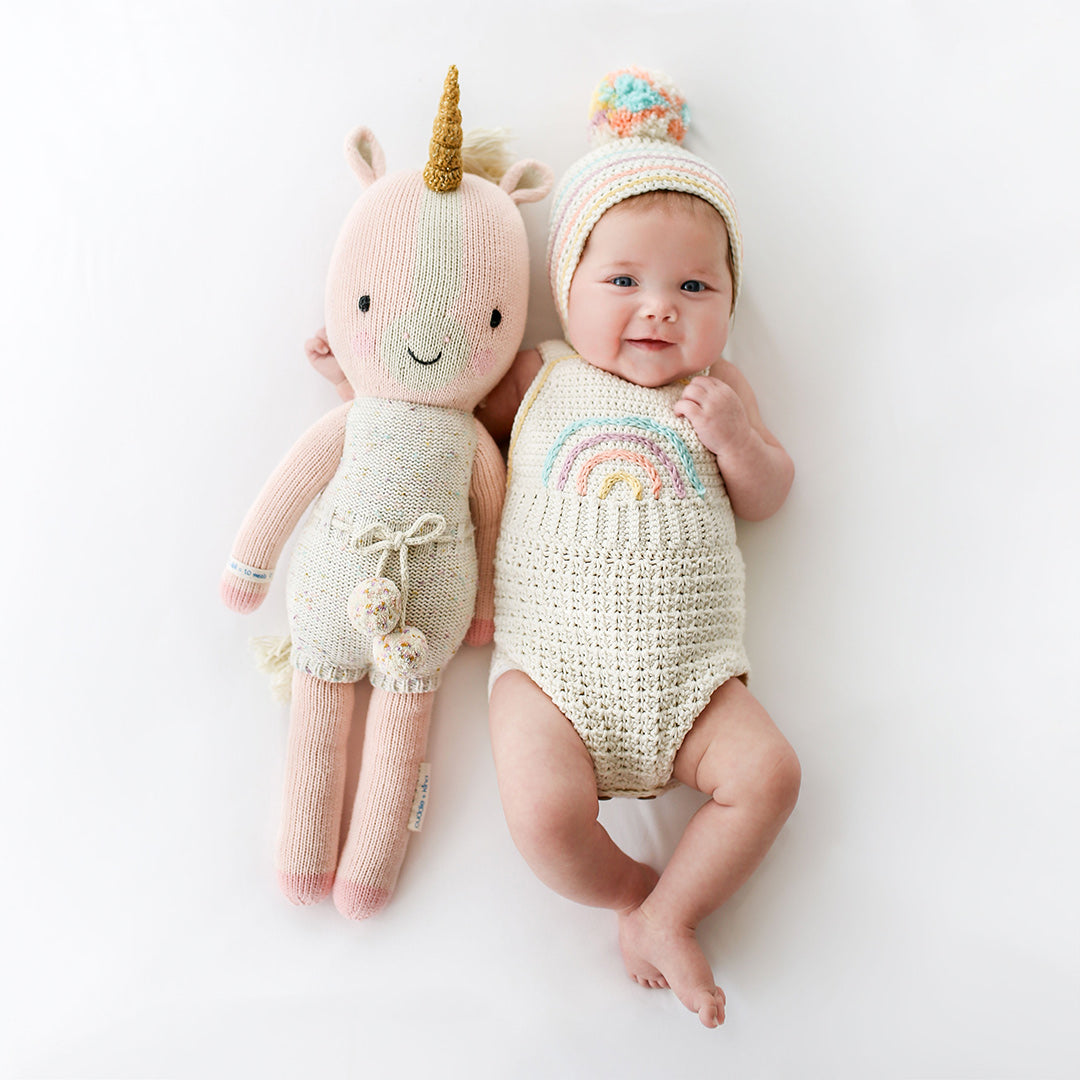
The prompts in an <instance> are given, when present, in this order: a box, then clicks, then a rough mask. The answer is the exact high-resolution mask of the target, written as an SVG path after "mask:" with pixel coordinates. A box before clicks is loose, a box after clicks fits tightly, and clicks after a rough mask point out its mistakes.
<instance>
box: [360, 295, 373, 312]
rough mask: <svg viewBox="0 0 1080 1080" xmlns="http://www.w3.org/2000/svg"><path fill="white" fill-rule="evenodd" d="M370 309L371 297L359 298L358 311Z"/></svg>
mask: <svg viewBox="0 0 1080 1080" xmlns="http://www.w3.org/2000/svg"><path fill="white" fill-rule="evenodd" d="M370 308H371V297H370V296H361V297H360V310H361V311H368V310H369V309H370Z"/></svg>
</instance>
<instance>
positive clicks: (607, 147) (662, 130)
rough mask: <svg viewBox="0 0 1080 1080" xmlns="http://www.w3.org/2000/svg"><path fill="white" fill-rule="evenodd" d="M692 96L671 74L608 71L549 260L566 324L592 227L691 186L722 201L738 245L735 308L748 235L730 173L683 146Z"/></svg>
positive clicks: (719, 205)
mask: <svg viewBox="0 0 1080 1080" xmlns="http://www.w3.org/2000/svg"><path fill="white" fill-rule="evenodd" d="M689 120H690V114H689V110H688V109H687V106H686V102H685V100H684V99H683V97H682V95H681V94H680V93H679V91H678V89H677V88H676V87H675V85H674V84H673V83H672V82H671V80H670V79H668V78H666V77H665V76H663V75H661V74H659V73H658V72H649V71H645V70H643V69H642V68H636V67H629V68H620V69H619V70H617V71H612V72H610V73H609V74H607V75H605V76H604V77H603V78H602V79H601V80H600V83H599V85H598V86H597V88H596V90H595V91H594V93H593V97H592V103H591V105H590V108H589V139H590V142H591V143H592V145H593V147H594V149H593V150H592V151H591V152H590V153H588V154H586V155H585V156H584V157H583V158H580V159H579V160H578V161H576V162H575V163H574V164H573V165H571V166H570V168H569V169H567V170H566V173H565V174H564V176H563V178H562V180H561V181H560V183H559V186H558V188H557V189H556V192H555V197H554V203H553V205H552V208H551V225H550V229H549V231H548V252H547V266H548V278H549V280H550V282H551V291H552V294H553V295H554V297H555V306H556V308H557V309H558V311H559V318H560V319H561V320H562V322H563V326H564V327H565V325H566V313H567V302H568V299H569V296H570V282H571V280H572V279H573V277H574V271H575V270H576V269H577V265H578V262H579V261H580V259H581V253H582V251H584V250H585V243H586V241H587V240H588V239H589V234H590V233H591V232H592V230H593V226H594V225H595V224H596V223H597V222H598V221H599V220H600V217H601V215H602V214H603V213H604V212H605V211H607V210H610V209H611V207H613V206H614V205H615V204H616V203H619V202H622V201H623V200H624V199H629V198H631V197H632V196H634V195H641V194H643V193H644V192H646V191H686V192H689V193H690V194H691V195H697V196H698V197H699V198H702V199H704V200H705V201H706V202H707V203H710V204H711V205H712V206H714V207H716V209H717V211H719V213H720V215H721V217H723V219H724V222H725V224H726V225H727V231H728V241H729V243H730V246H731V269H732V285H733V293H732V308H734V305H735V300H736V299H737V298H738V295H739V284H740V281H741V277H742V234H741V233H740V231H739V218H738V215H737V213H736V210H735V200H734V199H733V198H732V195H731V192H730V191H729V190H728V187H727V184H725V183H724V179H723V177H722V176H721V175H720V174H719V173H718V172H717V171H716V170H715V169H714V168H713V167H712V166H711V165H710V164H709V163H708V162H706V161H704V160H702V159H701V158H699V157H698V156H697V155H696V154H692V153H690V151H689V150H685V149H684V148H683V147H682V146H681V145H680V144H681V143H682V140H683V136H684V135H685V134H686V129H687V126H688V125H689Z"/></svg>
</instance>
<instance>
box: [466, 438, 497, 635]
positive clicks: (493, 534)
mask: <svg viewBox="0 0 1080 1080" xmlns="http://www.w3.org/2000/svg"><path fill="white" fill-rule="evenodd" d="M505 495H506V466H505V465H504V464H503V459H502V454H500V453H499V448H498V447H497V446H496V445H495V440H494V439H493V438H492V437H491V436H490V435H489V434H488V433H487V429H486V428H485V427H484V425H483V424H481V423H480V422H479V421H477V424H476V460H475V461H474V463H473V471H472V483H471V484H470V486H469V503H470V504H471V507H472V518H473V522H474V523H475V525H476V565H477V581H476V606H475V608H474V609H473V620H472V626H470V627H469V632H468V634H467V635H466V636H465V641H466V642H467V643H468V644H469V645H486V644H487V643H488V642H489V641H490V640H491V639H492V637H493V636H494V634H495V541H496V540H498V538H499V518H500V517H502V505H503V498H504V496H505Z"/></svg>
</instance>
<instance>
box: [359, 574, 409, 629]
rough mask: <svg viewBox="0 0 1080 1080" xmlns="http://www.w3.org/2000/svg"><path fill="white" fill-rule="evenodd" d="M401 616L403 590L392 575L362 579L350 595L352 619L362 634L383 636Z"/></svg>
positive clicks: (395, 624)
mask: <svg viewBox="0 0 1080 1080" xmlns="http://www.w3.org/2000/svg"><path fill="white" fill-rule="evenodd" d="M400 618H401V590H400V589H399V588H398V587H397V586H396V585H395V584H394V583H393V582H392V581H391V580H390V579H389V578H383V577H376V578H368V579H367V581H361V582H360V584H359V585H357V587H356V588H355V589H354V590H353V593H352V595H351V596H350V597H349V621H350V622H351V623H352V624H353V626H355V627H356V629H357V630H359V631H360V633H362V634H368V635H370V636H371V637H381V636H382V635H383V634H388V633H390V631H391V630H393V629H394V627H395V626H397V624H398V620H399V619H400Z"/></svg>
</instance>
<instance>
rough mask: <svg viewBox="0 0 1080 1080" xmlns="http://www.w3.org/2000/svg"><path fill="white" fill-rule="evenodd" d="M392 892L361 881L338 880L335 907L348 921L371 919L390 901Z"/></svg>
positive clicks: (335, 891)
mask: <svg viewBox="0 0 1080 1080" xmlns="http://www.w3.org/2000/svg"><path fill="white" fill-rule="evenodd" d="M390 896H391V893H390V890H389V889H380V888H378V886H376V885H365V884H364V883H363V882H360V881H342V880H341V879H340V878H339V879H338V882H337V884H336V885H335V886H334V906H335V907H336V908H337V909H338V911H340V912H341V914H342V915H344V916H345V918H347V919H369V918H371V916H372V915H374V914H376V913H377V912H379V911H382V909H383V908H384V907H386V905H387V903H388V902H389V900H390Z"/></svg>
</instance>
